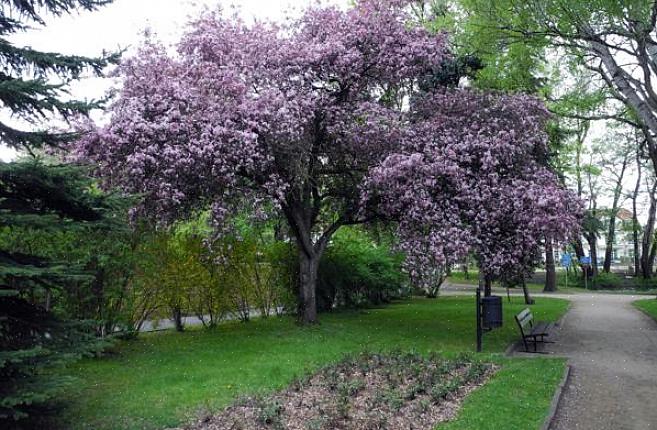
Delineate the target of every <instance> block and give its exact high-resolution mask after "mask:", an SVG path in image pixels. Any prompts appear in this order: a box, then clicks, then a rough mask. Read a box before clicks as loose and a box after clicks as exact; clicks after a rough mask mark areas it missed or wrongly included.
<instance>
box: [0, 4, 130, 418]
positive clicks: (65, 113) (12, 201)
mask: <svg viewBox="0 0 657 430" xmlns="http://www.w3.org/2000/svg"><path fill="white" fill-rule="evenodd" d="M108 3H110V0H0V62H2V65H3V67H2V68H0V103H1V106H2V107H3V108H4V109H5V111H8V112H9V113H11V114H12V117H13V118H18V119H19V120H21V121H22V122H23V123H26V124H29V127H28V129H27V130H26V129H19V128H17V127H14V126H13V125H11V124H9V123H6V122H0V144H2V145H6V146H8V147H11V148H15V149H18V150H23V151H26V152H28V153H29V154H33V153H34V150H35V149H37V150H38V149H47V148H58V147H61V146H62V145H64V144H66V143H67V142H69V141H71V140H72V139H74V138H75V137H76V134H75V133H73V132H59V131H57V132H54V131H50V130H48V129H47V127H44V126H43V125H42V124H44V123H45V122H46V121H47V120H51V119H56V118H57V119H63V120H64V121H67V122H68V120H69V119H72V118H74V117H76V116H78V115H86V114H88V113H89V112H90V110H92V109H94V108H98V107H99V106H100V101H79V100H71V99H70V97H69V95H68V92H67V85H68V84H69V83H70V82H71V81H74V80H76V79H79V78H80V77H81V76H82V74H83V73H85V72H88V71H89V72H91V73H93V74H95V75H100V74H101V73H102V70H103V69H104V68H105V67H106V66H107V65H109V64H110V63H113V62H115V60H116V59H117V58H118V55H117V54H111V55H103V56H101V57H98V58H87V57H80V56H71V55H62V54H58V53H52V52H40V51H37V50H34V49H32V48H29V47H18V46H14V45H13V44H12V43H11V42H10V41H9V40H8V39H7V37H8V36H10V35H11V34H13V33H16V32H19V31H23V30H25V29H27V28H28V27H34V26H39V25H44V24H45V22H44V19H43V16H44V14H50V15H54V16H59V15H62V14H67V13H72V12H74V11H76V10H94V9H96V8H98V7H100V6H102V5H105V4H108ZM106 208H107V204H106V202H105V201H104V198H103V197H102V196H101V195H99V194H98V193H95V192H93V189H92V187H91V185H90V182H89V180H88V179H86V177H85V176H84V175H83V173H82V172H80V171H79V170H77V169H75V168H73V167H69V166H57V165H47V164H44V163H42V162H41V161H39V160H38V159H37V158H36V157H34V159H33V160H29V161H22V162H13V163H0V228H1V229H3V230H4V231H5V232H7V231H9V232H12V231H25V230H30V229H31V230H52V231H54V230H55V229H74V228H79V227H80V226H84V225H88V224H89V223H99V222H102V221H103V213H104V210H105V209H106ZM6 245H7V244H6V243H0V380H1V381H2V384H0V427H2V428H12V427H16V428H24V427H26V426H27V424H26V423H25V421H24V420H23V421H21V419H23V418H26V417H28V416H30V415H31V416H32V418H35V417H38V416H39V415H40V414H39V412H37V411H42V410H43V408H44V406H46V405H49V404H50V403H49V401H50V400H52V398H53V396H54V395H55V393H56V392H57V389H58V388H60V387H61V386H62V384H63V383H64V382H65V380H64V379H62V378H56V377H54V376H52V375H49V376H48V377H47V378H46V377H44V375H43V373H44V372H45V371H46V370H48V369H49V368H50V367H51V366H53V365H57V364H60V363H63V362H66V361H68V360H70V359H72V358H75V357H79V356H81V355H82V354H86V353H89V352H92V351H95V350H97V349H98V348H99V346H100V345H99V342H98V340H97V339H96V338H95V336H94V332H93V331H92V330H89V329H87V328H86V327H85V326H84V323H82V322H79V321H71V320H66V319H65V318H62V316H60V315H57V314H56V313H55V312H53V311H52V309H51V308H52V307H51V300H52V298H53V297H54V296H56V295H57V291H58V290H60V289H61V288H64V287H65V286H66V285H67V283H68V282H71V281H72V280H75V281H80V280H85V279H87V278H88V274H87V273H85V271H84V270H83V268H81V267H74V266H71V265H69V264H64V263H58V262H54V261H50V260H48V259H46V258H43V257H42V256H40V255H39V253H38V250H34V252H30V253H24V252H15V250H12V249H11V248H10V247H8V246H6Z"/></svg>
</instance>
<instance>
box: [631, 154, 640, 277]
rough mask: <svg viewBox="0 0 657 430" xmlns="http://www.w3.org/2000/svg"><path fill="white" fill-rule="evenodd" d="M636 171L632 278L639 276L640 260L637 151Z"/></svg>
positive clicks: (633, 197)
mask: <svg viewBox="0 0 657 430" xmlns="http://www.w3.org/2000/svg"><path fill="white" fill-rule="evenodd" d="M636 169H637V178H636V185H635V186H634V193H633V194H632V241H633V242H634V276H635V277H637V276H639V271H640V270H641V259H640V256H639V217H638V211H637V207H636V201H637V199H638V198H639V191H640V190H641V158H640V155H639V151H637V152H636Z"/></svg>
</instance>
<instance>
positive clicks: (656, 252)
mask: <svg viewBox="0 0 657 430" xmlns="http://www.w3.org/2000/svg"><path fill="white" fill-rule="evenodd" d="M655 256H657V238H654V237H653V239H652V246H651V247H650V255H649V256H648V273H649V275H650V277H652V275H654V271H653V267H655Z"/></svg>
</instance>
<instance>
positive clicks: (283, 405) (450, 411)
mask: <svg viewBox="0 0 657 430" xmlns="http://www.w3.org/2000/svg"><path fill="white" fill-rule="evenodd" d="M496 371H497V367H496V366H495V365H492V364H489V363H481V362H478V361H473V360H472V358H471V357H469V356H466V355H463V356H459V357H458V358H456V359H454V360H445V359H443V358H441V357H439V356H431V357H428V358H427V357H423V356H421V355H418V354H407V353H392V354H383V355H382V354H361V355H358V356H356V357H349V358H346V359H344V360H343V361H341V362H340V363H338V364H335V365H332V366H329V367H326V368H324V369H322V370H320V371H318V372H317V373H315V374H313V375H310V376H308V377H306V378H303V379H299V380H296V381H294V382H293V383H292V384H291V385H290V386H289V387H288V388H287V389H286V390H284V391H281V392H278V393H274V394H272V395H270V396H266V397H260V398H255V397H250V398H246V399H243V400H240V401H238V402H237V403H235V404H234V405H233V406H230V407H228V408H227V409H225V410H224V411H223V412H221V413H219V414H218V415H214V416H208V417H205V418H203V419H201V420H199V421H198V422H196V423H194V424H192V425H190V426H188V427H185V429H187V430H254V429H262V430H270V429H294V430H329V429H331V430H333V429H335V430H338V429H358V430H374V429H405V430H408V429H417V430H420V429H427V430H430V429H433V428H435V426H436V424H438V423H440V422H443V421H447V420H450V419H452V418H454V417H455V415H456V413H457V411H458V409H459V407H460V404H461V401H462V400H463V398H464V397H466V396H467V395H468V394H469V393H470V392H471V391H472V390H474V389H476V388H477V387H479V386H481V385H482V384H484V383H485V382H486V381H487V380H488V378H490V376H492V374H493V373H495V372H496Z"/></svg>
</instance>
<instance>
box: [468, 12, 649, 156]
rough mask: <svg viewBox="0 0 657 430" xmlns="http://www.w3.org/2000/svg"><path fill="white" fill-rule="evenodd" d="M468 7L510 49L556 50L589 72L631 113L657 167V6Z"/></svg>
mask: <svg viewBox="0 0 657 430" xmlns="http://www.w3.org/2000/svg"><path fill="white" fill-rule="evenodd" d="M467 6H468V8H469V10H470V13H472V14H473V15H476V16H477V22H478V25H480V26H483V27H484V28H491V29H494V30H495V31H496V34H499V35H500V40H502V41H504V42H503V44H502V45H503V46H506V47H507V49H508V50H511V49H513V48H512V47H513V46H534V47H535V48H540V47H545V46H551V47H554V48H556V49H557V51H556V52H557V53H559V54H561V55H562V54H564V53H565V54H567V55H569V57H570V59H571V64H576V65H578V66H579V67H581V68H583V69H585V70H588V71H589V72H590V73H591V76H594V77H596V78H597V79H598V80H599V81H600V82H601V83H602V84H603V85H604V86H605V87H606V88H607V89H608V93H609V94H610V95H611V96H612V97H613V98H615V99H616V100H618V101H619V102H620V103H622V106H624V109H625V110H626V111H627V112H629V113H630V114H629V115H626V116H625V117H624V118H623V120H624V121H626V122H631V123H633V124H635V125H636V126H638V127H639V128H641V129H643V131H644V133H645V135H646V136H647V139H648V142H647V143H648V149H649V154H648V155H649V156H650V158H651V159H652V162H653V164H654V165H657V143H656V142H657V141H656V139H655V138H656V136H657V115H656V114H655V112H657V92H656V90H655V87H654V82H655V79H657V60H656V57H655V53H656V52H657V27H656V25H657V24H656V23H657V2H656V1H654V0H627V1H622V2H621V1H616V0H583V1H570V2H566V1H562V0H547V1H543V0H530V1H525V0H502V1H496V2H494V3H491V2H489V1H485V0H467ZM592 116H593V117H600V115H595V114H594V115H592ZM605 116H607V115H602V117H605ZM608 116H610V117H613V118H617V117H618V116H619V115H618V114H617V113H614V114H612V115H608Z"/></svg>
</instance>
